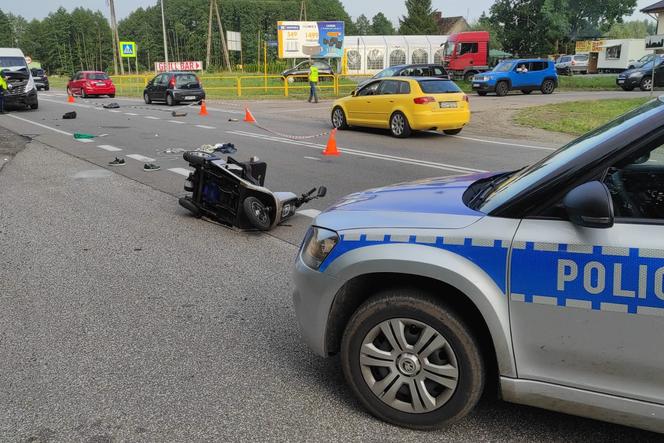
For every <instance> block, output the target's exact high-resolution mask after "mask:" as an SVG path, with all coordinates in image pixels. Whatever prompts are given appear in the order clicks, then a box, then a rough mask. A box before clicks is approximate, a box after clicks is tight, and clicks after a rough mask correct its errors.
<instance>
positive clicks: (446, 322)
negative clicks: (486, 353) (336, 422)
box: [341, 289, 484, 429]
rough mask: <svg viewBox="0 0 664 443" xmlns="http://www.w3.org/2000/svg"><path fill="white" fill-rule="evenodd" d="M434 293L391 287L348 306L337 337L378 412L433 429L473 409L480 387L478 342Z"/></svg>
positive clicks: (351, 373) (356, 381)
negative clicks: (349, 310)
mask: <svg viewBox="0 0 664 443" xmlns="http://www.w3.org/2000/svg"><path fill="white" fill-rule="evenodd" d="M469 331H470V329H469V328H468V327H467V326H466V325H465V323H464V321H463V320H462V319H461V318H460V317H459V316H458V315H457V314H456V313H455V312H454V311H453V310H452V309H450V308H447V307H445V305H444V304H441V303H440V302H439V301H438V300H436V299H435V298H433V297H431V296H429V295H426V294H421V293H418V292H417V291H412V290H407V289H404V290H400V291H388V292H385V293H382V294H380V295H378V296H376V297H373V298H371V299H370V300H369V301H367V302H366V303H364V304H363V305H362V306H361V307H360V308H358V310H357V311H356V312H355V313H354V314H353V316H352V317H351V319H350V320H349V322H348V325H347V327H346V330H345V333H344V337H343V341H342V345H341V363H342V366H343V370H344V374H345V376H346V380H347V381H348V383H349V384H350V386H351V388H352V390H353V391H354V393H355V394H356V395H357V396H358V397H359V399H360V400H361V401H362V403H363V404H364V405H365V406H366V408H367V409H368V410H369V411H370V412H371V413H372V414H373V415H375V416H376V417H378V418H380V419H382V420H385V421H388V422H390V423H394V424H396V425H399V426H405V427H410V428H415V429H435V428H439V427H442V426H445V425H447V424H450V423H452V422H454V421H456V420H458V419H460V418H462V417H464V416H465V415H466V414H468V412H470V411H471V410H472V409H473V407H474V406H475V405H476V404H477V401H478V400H479V398H480V396H481V394H482V391H483V387H484V362H483V360H482V356H481V354H480V351H479V345H478V344H477V342H476V340H475V338H474V337H473V336H472V334H471V333H470V332H469Z"/></svg>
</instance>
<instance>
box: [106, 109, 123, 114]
mask: <svg viewBox="0 0 664 443" xmlns="http://www.w3.org/2000/svg"><path fill="white" fill-rule="evenodd" d="M108 112H112V113H114V114H119V113H121V112H122V111H118V110H117V109H109V110H108Z"/></svg>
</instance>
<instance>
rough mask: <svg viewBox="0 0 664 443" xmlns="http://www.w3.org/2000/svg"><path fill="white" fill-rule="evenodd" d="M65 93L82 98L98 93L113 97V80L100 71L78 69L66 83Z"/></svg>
mask: <svg viewBox="0 0 664 443" xmlns="http://www.w3.org/2000/svg"><path fill="white" fill-rule="evenodd" d="M67 94H69V95H80V96H81V97H83V98H86V97H91V96H99V95H108V96H109V97H111V98H113V97H115V85H114V84H113V80H111V78H110V77H109V76H108V75H107V74H106V73H105V72H101V71H80V72H77V73H76V74H74V76H73V77H72V78H71V80H69V83H67Z"/></svg>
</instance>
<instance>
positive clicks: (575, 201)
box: [563, 181, 614, 228]
mask: <svg viewBox="0 0 664 443" xmlns="http://www.w3.org/2000/svg"><path fill="white" fill-rule="evenodd" d="M563 206H565V210H566V211H567V215H568V216H569V219H570V221H571V222H572V223H574V224H575V225H578V226H584V227H586V228H610V227H612V226H613V222H614V217H613V200H612V199H611V193H610V192H609V189H608V188H607V187H606V186H605V185H604V183H602V182H599V181H592V182H589V183H584V184H582V185H580V186H577V187H576V188H574V189H572V190H571V191H569V192H568V193H567V195H566V196H565V198H564V199H563Z"/></svg>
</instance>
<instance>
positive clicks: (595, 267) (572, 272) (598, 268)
mask: <svg viewBox="0 0 664 443" xmlns="http://www.w3.org/2000/svg"><path fill="white" fill-rule="evenodd" d="M607 266H609V269H611V270H612V271H613V279H612V281H610V282H609V283H610V284H611V289H612V293H613V295H614V296H616V297H628V298H636V297H637V296H638V298H640V299H645V298H646V295H647V292H648V284H649V283H650V282H652V291H653V292H654V293H655V296H656V297H657V298H659V299H660V300H664V266H663V267H661V268H658V269H656V270H655V272H654V275H653V278H652V280H651V281H649V278H648V274H649V273H648V266H646V265H639V272H638V277H639V278H638V283H637V287H636V288H627V287H625V286H624V285H623V280H624V277H625V276H626V275H629V272H630V271H629V270H628V269H623V265H622V263H613V264H612V265H611V264H603V263H600V262H598V261H589V262H588V263H586V264H585V265H583V269H581V273H579V271H580V270H579V265H578V264H577V263H576V262H575V261H574V260H569V259H558V270H557V285H556V288H557V289H558V291H561V292H562V291H565V289H566V286H567V284H568V283H572V282H575V281H577V280H579V279H581V281H582V284H583V289H584V290H585V291H586V292H587V293H588V294H592V295H597V294H601V293H602V292H604V290H605V289H606V284H607V281H606V280H607V276H606V275H607V269H606V268H607Z"/></svg>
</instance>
